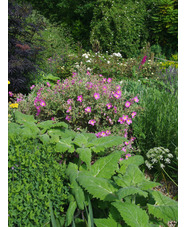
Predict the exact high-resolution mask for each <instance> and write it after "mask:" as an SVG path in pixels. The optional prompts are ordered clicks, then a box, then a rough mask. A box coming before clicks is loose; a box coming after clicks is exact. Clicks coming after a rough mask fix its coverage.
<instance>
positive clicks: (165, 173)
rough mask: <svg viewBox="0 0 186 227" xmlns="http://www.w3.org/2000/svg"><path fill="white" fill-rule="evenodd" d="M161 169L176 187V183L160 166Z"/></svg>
mask: <svg viewBox="0 0 186 227" xmlns="http://www.w3.org/2000/svg"><path fill="white" fill-rule="evenodd" d="M162 170H163V171H164V173H165V174H166V175H167V176H168V177H169V178H170V179H171V181H172V182H173V183H174V184H175V185H176V186H177V187H178V185H177V184H176V182H175V181H174V180H173V179H172V178H171V177H170V176H169V174H168V173H167V172H166V171H165V170H164V168H162Z"/></svg>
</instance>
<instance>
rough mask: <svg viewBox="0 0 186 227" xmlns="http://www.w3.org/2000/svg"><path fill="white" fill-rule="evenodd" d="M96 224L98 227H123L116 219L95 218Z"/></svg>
mask: <svg viewBox="0 0 186 227" xmlns="http://www.w3.org/2000/svg"><path fill="white" fill-rule="evenodd" d="M94 222H95V224H96V226H97V227H108V226H112V227H121V225H120V224H119V223H117V222H116V221H115V220H114V219H111V218H108V219H106V218H99V219H97V218H94Z"/></svg>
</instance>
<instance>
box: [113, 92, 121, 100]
mask: <svg viewBox="0 0 186 227" xmlns="http://www.w3.org/2000/svg"><path fill="white" fill-rule="evenodd" d="M113 95H114V97H115V98H117V99H119V98H120V97H121V94H120V95H118V94H117V93H115V92H114V94H113Z"/></svg>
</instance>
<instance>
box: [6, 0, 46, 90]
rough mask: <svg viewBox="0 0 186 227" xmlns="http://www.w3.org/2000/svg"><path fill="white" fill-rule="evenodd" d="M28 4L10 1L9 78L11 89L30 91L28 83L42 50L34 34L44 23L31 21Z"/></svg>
mask: <svg viewBox="0 0 186 227" xmlns="http://www.w3.org/2000/svg"><path fill="white" fill-rule="evenodd" d="M31 11H32V9H31V7H30V5H28V4H25V3H24V4H18V3H16V2H15V1H14V0H11V1H9V2H8V78H9V81H10V85H9V88H10V91H13V92H16V93H18V92H22V93H28V85H29V83H30V82H31V80H32V79H33V78H32V76H31V74H30V73H31V72H34V71H36V69H37V64H36V61H37V60H38V59H37V57H38V53H39V52H40V51H41V50H42V47H41V46H40V45H35V40H34V39H33V36H34V34H35V33H39V30H41V29H42V28H43V25H42V23H40V22H39V21H38V22H37V23H30V22H29V21H28V17H29V15H30V14H31Z"/></svg>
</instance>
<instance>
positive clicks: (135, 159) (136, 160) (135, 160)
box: [119, 155, 144, 174]
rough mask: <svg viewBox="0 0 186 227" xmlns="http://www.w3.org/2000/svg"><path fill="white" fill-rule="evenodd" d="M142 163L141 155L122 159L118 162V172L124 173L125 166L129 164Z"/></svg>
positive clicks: (138, 164)
mask: <svg viewBox="0 0 186 227" xmlns="http://www.w3.org/2000/svg"><path fill="white" fill-rule="evenodd" d="M143 163H144V158H143V157H142V156H141V155H135V156H132V157H130V158H129V159H124V160H123V161H121V162H120V165H121V167H120V169H119V173H123V174H124V173H125V172H126V169H127V167H128V166H129V165H130V164H134V165H137V166H140V165H142V164H143Z"/></svg>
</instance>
